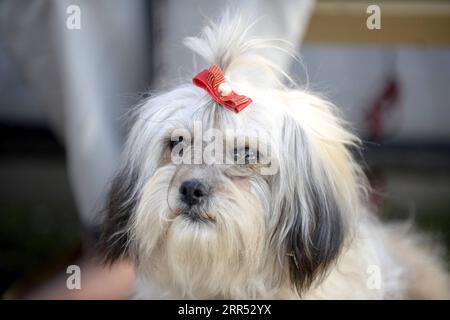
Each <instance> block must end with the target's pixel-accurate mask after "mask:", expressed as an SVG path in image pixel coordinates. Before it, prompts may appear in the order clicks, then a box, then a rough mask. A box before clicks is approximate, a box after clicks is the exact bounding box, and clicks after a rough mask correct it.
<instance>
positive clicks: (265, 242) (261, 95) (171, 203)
mask: <svg viewBox="0 0 450 320" xmlns="http://www.w3.org/2000/svg"><path fill="white" fill-rule="evenodd" d="M230 20H231V19H230V17H229V16H228V17H227V16H225V18H224V19H223V20H222V21H221V23H220V24H219V25H215V26H213V27H212V28H210V29H208V28H207V29H205V32H204V39H200V38H192V39H190V40H189V43H188V46H189V47H190V48H191V49H193V50H194V51H196V52H197V53H199V54H200V55H202V56H203V57H204V58H205V59H206V60H207V61H208V62H210V63H215V64H217V65H218V66H219V67H220V68H221V69H222V70H223V71H224V72H225V73H226V75H228V76H229V80H228V81H229V83H230V84H231V86H232V88H233V90H235V91H236V92H238V93H240V94H243V95H245V96H247V97H251V98H252V99H253V102H252V103H251V105H250V106H248V107H247V108H245V109H244V110H242V111H241V112H239V113H234V112H233V111H230V110H228V109H226V108H224V107H222V106H220V105H219V104H217V103H215V102H214V101H213V99H211V97H210V96H209V95H208V94H206V93H205V92H204V91H202V90H201V89H199V88H197V87H195V86H193V85H185V86H181V87H178V88H176V89H174V90H172V91H170V92H167V93H165V94H162V95H159V96H156V97H153V98H150V99H149V100H147V101H145V102H144V103H143V104H142V106H141V107H140V108H139V110H138V111H137V112H136V115H135V121H134V124H133V127H132V130H131V132H130V134H129V137H128V141H127V144H126V148H125V152H124V163H123V166H122V169H121V170H120V172H119V174H118V175H117V177H116V178H115V180H114V181H113V183H112V187H111V190H110V193H109V199H108V203H107V206H106V217H105V220H104V229H103V234H102V239H101V245H102V248H103V251H104V252H105V255H106V259H107V260H108V261H114V260H115V259H118V258H120V257H123V256H129V257H132V258H134V261H135V262H136V266H137V271H138V275H139V276H140V277H146V276H149V277H152V278H154V279H156V280H157V281H159V282H160V284H161V285H162V286H163V287H164V288H167V289H171V290H175V291H176V292H177V293H178V294H181V295H185V296H193V297H204V298H211V297H228V298H257V297H268V296H271V294H273V293H274V292H279V291H283V290H284V291H286V290H291V292H294V293H299V294H300V293H301V292H302V291H303V290H305V289H307V288H308V287H310V286H311V285H313V284H315V283H318V282H319V280H320V278H321V276H323V275H324V274H325V273H326V271H327V270H328V269H329V267H330V265H331V264H332V263H333V262H334V261H335V260H336V258H337V257H338V256H339V252H340V249H341V247H342V244H343V242H344V240H345V238H346V235H347V232H348V227H349V226H350V225H351V221H352V216H353V212H355V211H357V210H358V208H359V206H358V203H359V197H360V194H361V192H360V191H361V190H360V187H359V186H360V180H359V171H360V169H359V167H358V165H357V164H355V162H354V161H353V159H352V156H351V154H350V152H349V150H348V146H349V145H354V144H355V143H356V138H355V137H354V136H353V135H352V134H350V133H349V132H348V131H346V130H345V129H344V128H343V126H342V124H341V121H340V119H339V117H338V116H336V114H335V111H334V107H333V106H332V105H330V104H329V103H327V102H326V101H324V100H322V99H320V98H318V97H316V96H313V95H311V94H308V93H306V92H304V91H301V90H287V89H285V88H276V87H275V86H271V85H269V86H267V85H266V84H265V82H266V81H263V80H265V79H264V78H263V77H260V76H255V73H252V72H247V71H248V70H249V68H250V67H251V66H252V65H254V64H257V65H258V64H259V65H262V68H261V69H264V70H266V69H272V68H274V69H276V67H274V64H272V63H270V62H267V60H265V59H262V58H261V57H260V56H258V55H254V54H252V52H253V51H252V50H253V49H252V48H254V49H255V50H256V49H259V48H260V47H261V44H262V42H261V41H250V42H245V43H244V42H243V38H244V37H243V35H245V33H246V30H244V31H243V32H241V31H240V29H239V28H238V27H237V24H239V21H237V22H231V21H230ZM241 69H242V72H241V71H240V70H241ZM244 74H245V75H246V76H245V77H242V75H244ZM270 74H272V75H273V73H270ZM233 79H234V80H233ZM249 79H250V80H249ZM262 83H264V85H262Z"/></svg>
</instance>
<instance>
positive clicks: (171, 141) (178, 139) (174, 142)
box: [170, 136, 183, 149]
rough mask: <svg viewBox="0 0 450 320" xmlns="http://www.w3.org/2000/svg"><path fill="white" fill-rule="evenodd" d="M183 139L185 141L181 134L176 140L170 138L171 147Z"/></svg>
mask: <svg viewBox="0 0 450 320" xmlns="http://www.w3.org/2000/svg"><path fill="white" fill-rule="evenodd" d="M181 141H183V137H182V136H179V137H178V138H175V140H170V149H173V148H174V147H175V146H176V145H177V144H179V143H180V142H181Z"/></svg>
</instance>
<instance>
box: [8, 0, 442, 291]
mask: <svg viewBox="0 0 450 320" xmlns="http://www.w3.org/2000/svg"><path fill="white" fill-rule="evenodd" d="M74 5H75V7H73V6H74ZM369 5H377V6H378V7H379V8H380V10H381V29H374V30H370V29H369V28H368V27H367V24H366V22H367V19H368V18H369V17H370V16H371V14H372V13H371V12H369V13H368V12H367V8H368V6H369ZM227 7H232V8H237V9H238V10H240V11H242V12H243V13H244V14H245V13H247V12H248V13H251V14H252V15H253V16H255V17H262V20H261V21H262V22H261V23H259V24H257V25H256V27H255V31H254V33H255V35H262V36H277V37H282V38H286V39H288V40H289V41H291V42H292V43H294V44H295V45H296V47H297V48H298V50H299V53H300V55H301V57H302V62H303V65H292V66H291V67H292V72H293V73H294V76H295V77H296V78H297V79H299V80H300V82H301V83H302V84H303V85H305V86H308V87H309V88H310V89H312V90H314V91H317V92H320V93H321V94H323V95H325V96H326V97H327V98H329V99H330V100H331V101H333V102H334V103H335V104H336V105H338V106H339V107H340V108H341V109H342V112H343V114H344V116H345V117H346V118H347V120H348V121H349V122H350V123H351V125H352V126H353V127H354V128H355V130H356V131H357V132H358V134H359V135H360V136H361V137H362V138H363V141H364V148H363V156H364V160H365V162H366V163H367V165H366V167H367V168H366V171H367V174H368V176H369V178H370V181H371V184H372V186H373V187H374V190H375V191H374V192H373V194H372V195H371V200H372V201H373V203H374V204H376V205H377V206H378V207H379V208H380V213H379V214H380V215H381V216H382V218H384V219H387V220H392V219H410V220H412V221H414V222H415V223H416V224H417V225H418V226H419V228H420V229H421V230H424V231H427V232H428V233H429V234H431V235H432V236H433V237H434V238H436V239H438V240H439V241H441V243H442V244H444V246H446V247H450V1H413V0H404V1H370V2H367V1H357V0H354V1H320V0H319V1H313V0H297V1H296V0H281V1H269V0H267V1H264V0H260V1H256V0H255V1H252V0H249V1H245V0H244V1H232V0H230V1H223V0H222V1H216V0H209V1H206V0H189V1H181V0H169V1H162V0H160V1H159V0H154V1H141V0H132V1H120V0H109V1H105V0H93V1H92V0H91V1H82V0H80V1H75V0H74V1H68V0H61V1H52V0H34V1H24V0H0V296H1V295H3V297H5V298H20V297H26V296H27V295H29V294H30V292H33V290H34V288H36V287H39V286H42V284H43V283H47V282H48V281H51V280H50V279H52V278H54V277H55V275H57V274H60V273H64V272H65V268H66V267H67V266H68V265H70V264H73V263H77V261H83V259H84V258H83V257H85V256H89V255H90V252H91V248H92V247H93V246H94V244H95V240H96V238H97V236H98V214H97V213H98V212H99V210H100V208H101V205H102V201H103V199H104V195H105V191H106V190H107V186H108V182H109V181H110V179H111V176H112V175H113V173H114V171H115V169H116V166H117V164H118V162H119V159H120V150H121V146H122V143H123V141H124V137H125V135H126V131H127V122H126V113H127V111H129V110H130V108H131V107H132V106H133V105H135V104H136V103H137V102H138V101H139V99H141V98H142V96H146V95H147V94H149V93H151V92H152V91H157V90H160V89H164V88H166V87H169V86H172V85H175V84H177V83H180V82H182V81H186V80H187V81H189V79H190V78H191V77H192V76H193V75H194V74H196V72H198V70H200V68H199V67H198V66H197V67H194V66H193V64H192V61H193V59H192V54H190V53H189V51H188V50H187V49H185V48H184V47H183V46H182V42H181V41H182V38H183V37H185V36H190V35H195V34H198V33H199V32H200V30H201V27H202V26H203V25H204V22H205V17H211V18H215V17H218V16H219V15H220V13H221V12H222V11H223V10H224V9H225V8H227ZM77 17H78V18H79V20H77ZM77 22H80V24H79V25H77ZM278 63H280V64H286V65H288V64H289V63H291V62H290V61H287V60H285V59H283V58H281V57H280V58H279V61H278ZM81 263H82V262H81ZM127 275H128V274H127ZM104 290H106V288H104ZM102 295H103V296H102ZM105 296H107V295H106V294H105V292H102V291H101V290H100V293H99V294H98V295H97V296H95V297H105ZM44 297H45V296H44ZM47 297H48V296H47ZM50 297H55V296H50ZM56 297H58V296H56ZM59 297H64V296H59ZM114 297H116V296H114Z"/></svg>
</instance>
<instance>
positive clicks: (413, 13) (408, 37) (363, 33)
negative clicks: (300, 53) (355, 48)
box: [304, 0, 450, 46]
mask: <svg viewBox="0 0 450 320" xmlns="http://www.w3.org/2000/svg"><path fill="white" fill-rule="evenodd" d="M372 4H375V5H378V6H379V7H380V9H381V29H380V30H369V29H368V28H367V27H366V20H367V18H368V17H369V15H370V14H368V13H366V10H367V7H368V6H369V5H372ZM304 41H305V42H307V43H355V44H360V43H368V44H370V43H382V44H411V45H433V46H436V45H450V1H433V0H432V1H412V0H404V1H398V0H395V1H394V0H392V1H386V0H385V1H367V0H366V1H348V0H342V1H339V0H335V1H332V0H324V1H320V0H319V1H318V2H317V4H316V8H315V11H314V14H313V16H312V18H311V21H310V25H309V29H308V32H307V33H306V35H305V39H304Z"/></svg>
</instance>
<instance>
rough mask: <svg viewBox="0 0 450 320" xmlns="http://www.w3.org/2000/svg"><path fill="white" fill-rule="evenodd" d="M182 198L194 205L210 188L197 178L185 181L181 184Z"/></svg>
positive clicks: (204, 196)
mask: <svg viewBox="0 0 450 320" xmlns="http://www.w3.org/2000/svg"><path fill="white" fill-rule="evenodd" d="M179 191H180V194H181V200H183V202H185V203H186V204H188V205H189V206H193V205H196V204H199V203H200V202H201V201H202V200H203V199H204V198H206V196H207V195H208V192H209V188H208V187H207V186H206V185H205V184H204V183H202V182H201V181H200V180H197V179H190V180H186V181H184V182H183V183H182V184H181V186H180V190H179Z"/></svg>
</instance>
